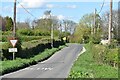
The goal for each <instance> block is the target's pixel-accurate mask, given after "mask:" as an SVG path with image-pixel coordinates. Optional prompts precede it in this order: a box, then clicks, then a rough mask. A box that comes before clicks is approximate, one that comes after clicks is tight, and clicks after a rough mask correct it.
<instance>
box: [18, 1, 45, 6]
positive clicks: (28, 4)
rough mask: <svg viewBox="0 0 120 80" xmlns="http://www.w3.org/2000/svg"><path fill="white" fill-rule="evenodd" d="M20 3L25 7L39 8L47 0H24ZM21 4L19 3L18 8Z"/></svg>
mask: <svg viewBox="0 0 120 80" xmlns="http://www.w3.org/2000/svg"><path fill="white" fill-rule="evenodd" d="M20 4H21V5H22V6H24V7H25V8H39V7H42V6H43V5H44V4H45V2H44V0H35V1H30V0H22V1H21V2H20ZM20 4H18V5H17V7H18V8H21V5H20Z"/></svg>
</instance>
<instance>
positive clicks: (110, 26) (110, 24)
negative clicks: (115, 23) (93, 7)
mask: <svg viewBox="0 0 120 80" xmlns="http://www.w3.org/2000/svg"><path fill="white" fill-rule="evenodd" d="M111 29H112V0H110V15H109V34H108V41H109V44H111V37H112V33H111Z"/></svg>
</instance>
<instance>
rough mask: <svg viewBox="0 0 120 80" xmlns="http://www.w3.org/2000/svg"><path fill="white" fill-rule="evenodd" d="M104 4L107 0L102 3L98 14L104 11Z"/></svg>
mask: <svg viewBox="0 0 120 80" xmlns="http://www.w3.org/2000/svg"><path fill="white" fill-rule="evenodd" d="M104 4H105V0H103V4H102V6H101V9H100V11H99V12H98V14H100V13H101V11H102V9H103V6H104Z"/></svg>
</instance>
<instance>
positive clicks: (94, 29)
mask: <svg viewBox="0 0 120 80" xmlns="http://www.w3.org/2000/svg"><path fill="white" fill-rule="evenodd" d="M96 11H97V10H96V8H95V10H94V28H93V33H94V34H95V33H96Z"/></svg>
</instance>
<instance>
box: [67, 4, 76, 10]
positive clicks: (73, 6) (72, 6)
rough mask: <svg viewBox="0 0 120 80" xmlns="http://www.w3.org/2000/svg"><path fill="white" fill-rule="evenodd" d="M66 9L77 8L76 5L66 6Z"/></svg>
mask: <svg viewBox="0 0 120 80" xmlns="http://www.w3.org/2000/svg"><path fill="white" fill-rule="evenodd" d="M66 7H67V8H71V9H75V8H77V5H67V6H66Z"/></svg>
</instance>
